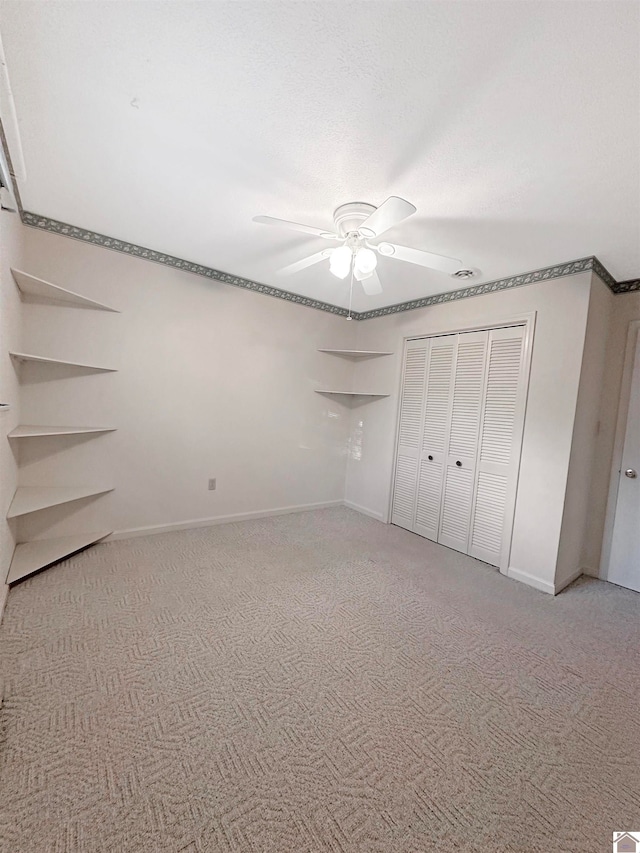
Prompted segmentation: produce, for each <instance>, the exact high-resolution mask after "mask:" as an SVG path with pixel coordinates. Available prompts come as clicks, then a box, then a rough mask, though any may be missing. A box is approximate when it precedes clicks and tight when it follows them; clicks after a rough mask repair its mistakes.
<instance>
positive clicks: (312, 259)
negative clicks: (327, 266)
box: [278, 249, 331, 275]
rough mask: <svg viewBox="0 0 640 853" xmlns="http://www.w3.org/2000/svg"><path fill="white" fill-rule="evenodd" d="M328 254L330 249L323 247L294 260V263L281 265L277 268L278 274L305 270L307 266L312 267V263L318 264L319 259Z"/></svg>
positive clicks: (289, 273) (322, 259) (325, 257)
mask: <svg viewBox="0 0 640 853" xmlns="http://www.w3.org/2000/svg"><path fill="white" fill-rule="evenodd" d="M330 254H331V250H330V249H323V251H322V252H316V253H315V255H309V257H308V258H303V259H302V260H301V261H296V262H295V264H289V266H288V267H282V269H279V270H278V275H293V274H294V273H296V272H300V271H301V270H306V268H307V267H312V266H313V265H314V264H319V263H320V261H324V260H326V259H327V258H328V257H329V255H330Z"/></svg>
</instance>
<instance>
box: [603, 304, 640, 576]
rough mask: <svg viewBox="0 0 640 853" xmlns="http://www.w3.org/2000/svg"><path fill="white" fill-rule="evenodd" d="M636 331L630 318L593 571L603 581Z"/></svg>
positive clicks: (638, 325) (639, 328)
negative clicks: (599, 543) (597, 562)
mask: <svg viewBox="0 0 640 853" xmlns="http://www.w3.org/2000/svg"><path fill="white" fill-rule="evenodd" d="M638 335H640V320H632V321H631V322H630V323H629V325H628V327H627V345H626V348H625V353H624V368H623V371H622V381H621V383H620V397H619V403H618V417H617V419H616V432H615V439H614V442H613V453H612V457H611V475H610V477H609V497H608V498H607V514H606V516H605V522H604V533H603V535H602V553H601V556H600V567H599V570H598V575H597V577H599V578H600V579H601V580H605V581H606V580H608V578H609V561H610V559H611V545H612V544H613V526H614V523H615V520H616V504H617V503H618V486H619V480H620V469H621V468H622V454H623V452H624V437H625V433H626V431H627V415H628V413H629V401H630V398H631V378H632V376H633V362H634V359H635V350H636V340H637V339H638Z"/></svg>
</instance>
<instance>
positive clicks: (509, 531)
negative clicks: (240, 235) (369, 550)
mask: <svg viewBox="0 0 640 853" xmlns="http://www.w3.org/2000/svg"><path fill="white" fill-rule="evenodd" d="M537 313H538V312H537V311H525V312H523V313H522V314H516V315H515V316H512V317H508V318H504V319H502V320H494V321H487V320H485V321H484V322H482V321H478V323H476V324H474V325H472V326H463V327H462V328H458V329H451V328H448V329H443V330H441V331H435V332H428V333H427V334H422V335H421V334H412V335H406V336H405V337H403V338H402V350H401V358H400V365H399V370H398V376H397V378H396V384H395V388H396V391H397V401H396V431H395V442H394V446H393V461H392V464H391V483H390V487H389V494H388V499H387V514H386V518H383V520H384V521H385V522H386V523H389V522H390V520H391V517H392V512H393V491H394V483H395V474H396V459H397V457H398V442H399V439H400V407H401V405H402V376H403V369H404V362H405V355H406V351H407V344H408V343H409V341H416V340H423V339H425V338H438V337H442V336H444V335H461V334H465V333H467V332H485V331H492V330H493V329H505V328H508V327H509V326H524V340H523V344H522V346H523V350H522V363H521V371H522V372H521V374H520V379H521V381H522V382H523V384H524V387H523V390H522V394H523V397H524V400H523V405H522V410H521V411H522V420H521V421H519V423H518V430H519V432H518V434H517V435H518V438H517V441H516V442H514V447H513V449H514V453H515V454H516V457H517V462H516V474H515V478H514V486H513V492H512V506H511V511H510V513H509V514H508V516H507V522H506V524H505V529H504V541H503V546H502V554H501V558H500V566H499V567H498V568H499V570H500V573H501V574H506V575H507V576H509V577H511V576H512V575H510V572H511V571H512V570H511V569H509V568H508V566H509V559H510V556H511V543H512V538H513V522H514V519H515V515H516V506H517V501H518V485H519V480H520V462H521V459H522V445H523V442H524V428H525V425H526V418H527V404H528V400H529V382H530V377H531V359H532V354H533V339H534V333H535V328H536V318H537ZM513 571H517V570H515V569H514V570H513ZM524 582H525V583H527V581H524ZM531 585H532V586H533V584H531ZM543 591H544V592H551V591H552V590H547V589H544V590H543Z"/></svg>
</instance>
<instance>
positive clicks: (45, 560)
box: [6, 530, 112, 583]
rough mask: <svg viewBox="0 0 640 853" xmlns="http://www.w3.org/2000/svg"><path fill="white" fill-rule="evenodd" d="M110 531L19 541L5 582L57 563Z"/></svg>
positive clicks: (21, 577)
mask: <svg viewBox="0 0 640 853" xmlns="http://www.w3.org/2000/svg"><path fill="white" fill-rule="evenodd" d="M111 532H112V531H110V530H104V531H100V532H99V533H76V534H75V535H74V536H60V537H58V538H56V539H38V540H36V541H34V542H21V543H19V544H18V545H16V550H15V551H14V553H13V559H12V560H11V567H10V568H9V574H8V575H7V581H6V582H7V583H15V582H16V581H19V580H22V579H23V578H26V577H27V576H28V575H31V574H33V573H34V572H37V571H38V570H39V569H44V568H45V566H50V565H51V564H52V563H57V562H58V561H59V560H63V559H64V558H65V557H70V556H71V554H75V553H76V551H80V550H82V548H86V547H87V546H88V545H93V544H94V543H95V542H99V541H100V540H101V539H104V538H105V536H108V535H109V534H110V533H111Z"/></svg>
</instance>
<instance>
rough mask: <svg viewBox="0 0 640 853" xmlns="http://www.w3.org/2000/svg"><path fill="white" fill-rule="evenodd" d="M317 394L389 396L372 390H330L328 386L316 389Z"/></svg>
mask: <svg viewBox="0 0 640 853" xmlns="http://www.w3.org/2000/svg"><path fill="white" fill-rule="evenodd" d="M316 394H338V395H340V396H342V397H388V396H389V395H388V394H377V393H372V392H371V391H329V390H327V389H326V388H324V389H320V388H318V389H316Z"/></svg>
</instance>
